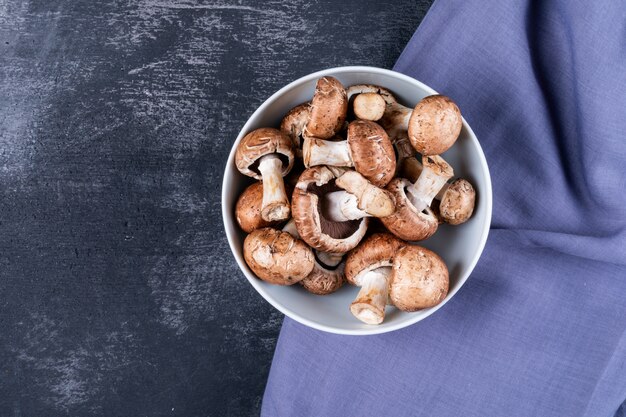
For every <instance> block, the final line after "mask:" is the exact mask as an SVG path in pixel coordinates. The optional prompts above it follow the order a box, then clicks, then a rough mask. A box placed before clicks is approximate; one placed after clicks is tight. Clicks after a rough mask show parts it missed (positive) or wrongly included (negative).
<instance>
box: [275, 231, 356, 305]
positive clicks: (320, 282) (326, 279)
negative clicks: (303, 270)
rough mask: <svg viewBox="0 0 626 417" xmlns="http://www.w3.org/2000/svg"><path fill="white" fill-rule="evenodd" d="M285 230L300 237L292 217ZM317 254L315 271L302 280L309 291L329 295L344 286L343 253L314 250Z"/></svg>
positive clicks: (297, 237) (302, 283) (301, 282)
mask: <svg viewBox="0 0 626 417" xmlns="http://www.w3.org/2000/svg"><path fill="white" fill-rule="evenodd" d="M283 231H284V232H287V233H289V234H290V235H291V236H293V237H294V238H296V239H300V235H299V234H298V229H297V228H296V224H295V221H294V220H293V219H291V220H290V221H289V222H288V223H287V224H286V225H285V227H283ZM313 253H314V255H315V266H314V267H313V271H311V273H310V274H309V275H307V276H306V277H305V278H303V279H302V280H301V281H300V285H302V286H303V287H304V288H305V289H306V290H307V291H308V292H310V293H313V294H317V295H328V294H331V293H333V292H335V291H337V290H338V289H339V288H341V287H342V286H343V283H344V281H345V279H344V265H345V264H344V263H343V262H342V261H343V255H344V254H341V253H339V254H337V253H327V252H320V251H316V250H314V251H313Z"/></svg>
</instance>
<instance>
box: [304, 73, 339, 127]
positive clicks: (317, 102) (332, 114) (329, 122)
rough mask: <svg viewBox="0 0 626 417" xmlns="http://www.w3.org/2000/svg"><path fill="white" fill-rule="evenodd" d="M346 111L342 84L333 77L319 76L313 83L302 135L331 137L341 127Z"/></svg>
mask: <svg viewBox="0 0 626 417" xmlns="http://www.w3.org/2000/svg"><path fill="white" fill-rule="evenodd" d="M347 113H348V98H347V96H346V89H345V88H344V87H343V85H342V84H341V83H340V82H339V80H338V79H336V78H334V77H322V78H320V79H319V80H317V84H316V85H315V92H314V93H313V99H312V100H311V105H310V112H309V117H308V120H307V123H306V126H305V128H304V136H312V137H316V138H319V139H329V138H331V137H333V136H334V135H335V134H336V133H337V132H339V130H341V128H342V127H343V123H344V122H345V120H346V116H347Z"/></svg>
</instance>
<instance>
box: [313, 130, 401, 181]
mask: <svg viewBox="0 0 626 417" xmlns="http://www.w3.org/2000/svg"><path fill="white" fill-rule="evenodd" d="M347 136H348V137H347V140H344V141H337V142H334V141H327V140H321V139H317V138H309V137H306V138H305V139H304V145H303V148H302V157H303V159H304V165H305V166H306V167H311V166H317V165H327V166H337V167H352V166H353V167H354V169H355V170H356V171H357V172H359V173H360V174H362V175H363V176H364V177H365V178H367V179H368V180H369V181H370V182H371V183H372V184H374V185H375V186H377V187H384V186H385V185H387V184H388V183H389V181H391V179H392V178H393V175H394V173H395V169H396V156H395V153H394V150H393V145H392V144H391V141H390V140H389V137H388V136H387V132H385V130H384V129H383V128H382V127H380V126H379V125H378V124H377V123H375V122H370V121H367V120H355V121H353V122H351V123H350V124H349V125H348V135H347Z"/></svg>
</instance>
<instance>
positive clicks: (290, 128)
mask: <svg viewBox="0 0 626 417" xmlns="http://www.w3.org/2000/svg"><path fill="white" fill-rule="evenodd" d="M309 112H310V103H309V102H306V103H302V104H298V105H297V106H296V107H294V108H293V109H291V110H289V112H287V114H286V115H285V117H283V120H282V121H281V122H280V131H281V132H283V133H285V134H287V136H289V137H290V138H291V143H293V147H294V149H296V153H297V152H298V150H300V149H301V148H302V133H303V132H304V127H305V126H306V123H307V120H308V118H309Z"/></svg>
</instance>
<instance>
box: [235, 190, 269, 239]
mask: <svg viewBox="0 0 626 417" xmlns="http://www.w3.org/2000/svg"><path fill="white" fill-rule="evenodd" d="M262 205H263V183H261V182H255V183H254V184H252V185H250V186H249V187H248V188H246V189H245V190H244V192H243V193H241V195H240V196H239V199H237V204H236V205H235V218H236V219H237V223H238V224H239V227H241V230H243V231H244V232H246V233H250V232H252V231H253V230H256V229H260V228H262V227H267V226H272V225H275V224H278V223H279V222H268V221H265V220H263V217H261V207H262Z"/></svg>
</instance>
